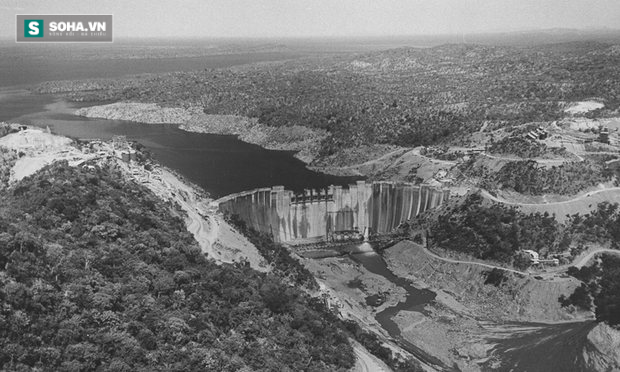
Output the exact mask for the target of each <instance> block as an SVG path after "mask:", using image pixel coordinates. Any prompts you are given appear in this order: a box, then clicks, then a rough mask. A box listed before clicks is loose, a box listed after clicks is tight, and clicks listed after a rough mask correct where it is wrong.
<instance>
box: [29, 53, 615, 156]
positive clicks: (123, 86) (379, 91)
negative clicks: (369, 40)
mask: <svg viewBox="0 0 620 372" xmlns="http://www.w3.org/2000/svg"><path fill="white" fill-rule="evenodd" d="M618 80H620V53H618V52H617V46H614V45H610V44H603V43H596V42H591V43H585V42H576V43H566V44H554V45H542V46H532V47H508V46H497V47H493V46H482V45H443V46H438V47H434V48H428V49H415V48H401V49H394V50H387V51H381V52H371V53H367V54H360V55H353V56H338V57H333V56H332V57H325V58H308V59H302V60H295V61H289V62H277V63H271V64H261V65H258V66H245V67H234V68H229V69H206V70H204V71H198V72H192V73H172V74H167V75H161V76H146V77H136V78H133V79H125V78H124V79H122V80H94V81H83V82H51V83H46V84H44V85H42V86H41V87H40V88H39V91H41V92H65V93H67V94H68V96H69V97H70V98H73V99H76V100H80V101H84V100H85V101H89V100H91V101H101V100H130V101H142V102H157V103H162V104H166V105H172V106H187V105H197V106H199V107H202V108H203V109H204V111H205V112H207V113H213V114H236V115H244V116H250V117H256V118H259V120H260V122H261V123H263V124H266V125H269V126H292V125H302V126H306V127H311V128H321V129H325V130H327V131H328V133H329V134H330V135H329V136H328V137H326V138H325V139H324V140H323V143H322V144H321V151H320V152H321V154H322V155H323V156H327V155H330V154H333V153H336V152H338V151H340V150H341V149H342V148H352V147H356V146H360V145H363V144H395V145H402V146H416V145H429V144H436V143H446V142H452V143H462V142H463V141H466V139H467V135H468V134H471V133H472V132H475V131H478V130H479V129H480V128H481V126H482V125H483V123H485V122H487V123H491V125H490V126H488V127H487V129H489V130H491V129H496V128H498V127H503V126H509V125H515V124H522V123H528V122H533V121H549V120H555V119H557V118H559V117H562V116H564V112H563V109H564V108H565V106H566V102H570V101H575V100H583V99H588V98H591V97H597V98H599V99H601V100H602V101H603V102H604V103H605V105H606V108H605V109H602V110H596V111H595V112H593V113H591V114H590V115H595V116H605V115H609V114H610V113H612V112H613V111H614V110H616V109H617V108H618V105H619V104H620V87H619V86H618V84H616V82H617V81H618Z"/></svg>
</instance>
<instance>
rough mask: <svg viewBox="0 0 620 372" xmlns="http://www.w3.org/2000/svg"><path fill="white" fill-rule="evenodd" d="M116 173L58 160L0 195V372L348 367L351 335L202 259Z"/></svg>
mask: <svg viewBox="0 0 620 372" xmlns="http://www.w3.org/2000/svg"><path fill="white" fill-rule="evenodd" d="M170 210H171V209H170V208H169V207H168V206H165V205H163V203H162V202H161V201H159V200H158V199H156V198H155V197H154V196H153V195H152V194H151V193H150V192H148V191H147V190H146V189H144V188H143V187H141V186H139V185H137V184H135V183H134V182H129V181H126V180H124V179H123V177H121V175H120V174H119V173H117V172H116V171H115V170H113V169H108V168H99V167H97V168H95V170H92V171H87V170H85V169H81V168H72V167H69V166H68V165H67V164H66V163H58V164H55V165H52V166H48V167H46V168H45V169H44V170H42V171H40V172H38V173H37V174H35V175H34V176H31V177H28V178H25V179H24V180H22V181H21V182H20V183H18V184H17V185H16V186H15V187H14V188H11V189H9V190H8V191H6V192H4V193H3V194H1V195H0V369H2V370H16V371H22V370H32V369H35V368H36V369H38V370H44V371H95V370H102V371H103V370H106V371H254V370H256V371H301V370H305V371H317V372H318V371H330V370H332V371H339V370H340V371H344V370H347V369H348V368H350V367H351V366H352V365H353V363H354V355H353V352H352V348H351V346H350V345H349V343H348V340H347V336H346V335H345V333H344V332H343V331H341V330H340V328H339V327H338V326H337V324H336V323H335V322H336V321H337V320H336V319H335V317H333V316H328V315H326V312H325V309H324V306H323V304H322V302H321V301H319V300H315V299H311V298H309V297H308V296H307V295H306V294H304V293H303V292H301V291H299V290H297V289H295V288H293V287H291V286H288V285H284V284H283V283H282V281H281V279H280V278H278V277H276V276H273V275H265V274H261V273H258V272H255V271H253V270H252V269H250V268H249V267H245V266H241V265H238V266H229V265H224V266H217V265H215V264H213V263H212V262H210V261H208V260H207V259H206V258H205V256H204V255H203V254H202V252H201V251H200V248H199V247H198V245H197V243H196V242H195V241H194V239H193V237H192V236H191V235H190V234H189V233H188V232H187V231H186V229H185V226H184V223H183V221H182V219H181V218H179V216H174V215H173V214H172V213H171V211H170Z"/></svg>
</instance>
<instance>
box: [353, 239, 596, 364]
mask: <svg viewBox="0 0 620 372" xmlns="http://www.w3.org/2000/svg"><path fill="white" fill-rule="evenodd" d="M371 247H372V246H370V245H369V244H368V243H363V244H362V245H359V246H356V247H354V248H352V249H351V250H350V251H351V252H352V253H351V254H350V255H349V257H350V258H351V259H352V260H353V261H355V262H357V263H359V264H361V265H362V266H364V268H366V270H368V271H370V272H372V273H374V274H378V275H381V276H383V277H384V278H386V279H387V280H389V281H390V282H392V283H394V284H395V285H397V286H399V287H401V288H403V289H405V291H406V292H407V297H406V299H405V301H401V302H399V303H398V304H396V305H395V306H392V307H389V308H386V309H384V310H383V311H381V312H379V313H377V314H376V316H375V319H376V320H377V321H378V322H379V324H381V326H382V327H383V328H384V329H385V330H386V331H387V332H388V333H389V334H390V336H391V337H392V338H393V339H394V340H396V342H397V343H398V344H399V345H400V346H401V347H402V348H404V349H405V350H408V351H409V352H411V353H412V354H413V355H415V356H416V357H417V358H419V359H420V360H422V361H424V362H426V363H428V364H431V365H434V366H436V367H438V368H440V369H442V370H455V368H456V367H452V366H447V365H445V364H444V363H442V362H441V361H440V360H439V359H437V358H435V357H433V356H431V355H429V354H428V353H426V352H424V351H423V350H421V349H420V348H419V347H417V346H415V345H414V344H413V343H411V342H409V341H408V340H406V339H405V338H403V337H402V336H401V332H400V329H399V328H398V326H397V325H396V323H395V322H394V321H393V320H392V318H393V317H394V316H395V315H396V314H397V313H398V312H399V311H419V312H424V305H426V304H427V303H429V302H431V301H433V300H434V298H435V293H434V292H432V291H430V290H428V289H418V288H415V287H414V286H413V285H411V283H410V282H409V281H408V280H406V279H404V278H401V277H398V276H396V275H394V273H392V271H390V269H389V268H388V266H387V263H386V262H385V261H384V260H383V258H382V257H381V255H380V254H378V253H375V252H369V251H370V248H371ZM480 319H481V320H482V319H484V317H483V316H481V317H480ZM482 323H483V324H484V326H485V327H486V328H487V329H489V336H488V337H486V341H487V342H489V343H491V344H495V347H494V349H493V352H494V354H495V355H497V356H498V357H499V358H500V360H501V365H493V364H492V363H491V362H488V363H485V364H483V365H482V366H481V367H482V370H493V371H511V372H520V371H522V372H526V371H527V372H572V371H577V372H580V371H587V370H588V369H587V367H586V364H585V361H584V358H583V349H584V346H585V340H586V337H587V335H588V332H589V331H590V330H591V329H592V328H593V327H594V326H595V325H596V323H594V322H593V321H584V322H574V323H561V324H546V323H527V322H506V323H503V324H493V323H489V322H482Z"/></svg>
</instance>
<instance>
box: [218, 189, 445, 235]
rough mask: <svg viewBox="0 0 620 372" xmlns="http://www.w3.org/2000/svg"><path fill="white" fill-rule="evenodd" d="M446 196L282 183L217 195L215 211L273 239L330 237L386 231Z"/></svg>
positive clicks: (426, 191)
mask: <svg viewBox="0 0 620 372" xmlns="http://www.w3.org/2000/svg"><path fill="white" fill-rule="evenodd" d="M449 196H450V192H449V190H447V189H441V188H436V187H430V186H425V185H413V184H409V183H394V182H373V183H366V182H365V181H358V182H357V184H352V185H349V187H348V188H346V187H345V188H343V187H342V186H329V188H327V189H323V190H305V192H304V193H303V194H295V193H293V192H292V191H289V190H285V189H284V187H283V186H274V187H272V188H262V189H255V190H251V191H245V192H241V193H237V194H232V195H228V196H225V197H223V198H221V199H218V200H216V203H217V204H218V206H219V209H220V211H222V212H223V213H228V214H231V215H232V214H236V215H238V216H239V217H240V218H241V220H243V221H245V223H247V224H248V226H250V227H252V228H254V229H255V230H258V231H261V232H264V233H267V234H270V235H272V236H273V239H274V240H275V241H277V242H294V241H304V240H329V239H330V238H333V236H334V234H337V235H342V234H345V235H346V234H363V233H364V232H366V231H370V232H372V233H376V234H383V233H388V232H390V231H392V230H393V229H395V228H396V227H398V225H399V224H401V223H402V222H404V221H407V220H409V219H411V218H413V217H415V216H417V215H418V214H420V213H422V212H424V211H426V210H428V209H431V208H434V207H436V206H438V205H440V204H441V203H443V202H444V201H445V200H447V199H448V197H449Z"/></svg>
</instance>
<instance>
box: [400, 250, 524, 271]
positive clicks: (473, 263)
mask: <svg viewBox="0 0 620 372" xmlns="http://www.w3.org/2000/svg"><path fill="white" fill-rule="evenodd" d="M412 244H415V243H412ZM415 245H416V246H418V247H420V248H421V249H422V250H423V251H424V253H426V254H427V255H429V256H431V257H433V258H436V259H438V260H441V261H444V262H449V263H454V264H466V265H477V266H482V267H486V268H489V269H498V270H503V271H507V272H510V273H514V274H519V275H526V276H527V275H529V273H526V272H524V271H519V270H513V269H508V268H506V267H502V266H495V265H489V264H485V263H482V262H475V261H460V260H452V259H449V258H444V257H441V256H438V255H436V254H434V253H433V252H431V251H429V250H428V249H426V248H425V247H424V246H421V245H419V244H415Z"/></svg>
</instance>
